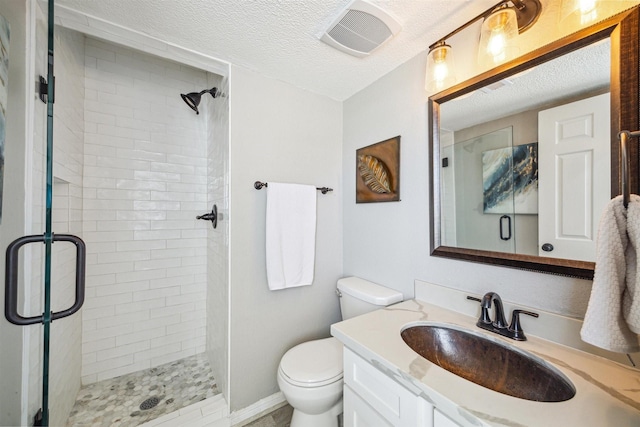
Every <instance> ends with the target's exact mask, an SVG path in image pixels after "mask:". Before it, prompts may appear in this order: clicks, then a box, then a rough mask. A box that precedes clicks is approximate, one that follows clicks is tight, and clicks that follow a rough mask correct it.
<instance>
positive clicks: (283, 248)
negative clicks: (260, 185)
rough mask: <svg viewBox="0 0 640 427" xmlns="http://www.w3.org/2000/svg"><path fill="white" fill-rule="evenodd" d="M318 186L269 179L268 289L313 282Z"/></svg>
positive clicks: (267, 222) (267, 229) (267, 225)
mask: <svg viewBox="0 0 640 427" xmlns="http://www.w3.org/2000/svg"><path fill="white" fill-rule="evenodd" d="M316 197H317V195H316V188H315V187H313V186H310V185H300V184H282V183H277V182H270V183H269V186H268V187H267V218H266V240H267V256H266V259H267V281H268V284H269V289H271V290H277V289H285V288H291V287H294V286H305V285H310V284H311V283H312V282H313V271H314V262H315V250H316Z"/></svg>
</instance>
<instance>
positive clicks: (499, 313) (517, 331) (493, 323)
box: [467, 292, 538, 341]
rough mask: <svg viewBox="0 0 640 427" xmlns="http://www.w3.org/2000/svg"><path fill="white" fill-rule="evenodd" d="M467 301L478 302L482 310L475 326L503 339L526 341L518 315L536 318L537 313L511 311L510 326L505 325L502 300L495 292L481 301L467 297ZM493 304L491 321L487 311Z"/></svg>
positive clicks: (486, 295)
mask: <svg viewBox="0 0 640 427" xmlns="http://www.w3.org/2000/svg"><path fill="white" fill-rule="evenodd" d="M467 299H469V300H473V301H478V302H479V303H480V307H481V309H482V311H481V313H480V318H479V319H478V322H477V323H476V325H477V326H478V327H479V328H482V329H485V330H487V331H490V332H494V333H496V334H500V335H502V336H504V337H507V338H511V339H513V340H516V341H526V340H527V337H526V336H525V335H524V331H523V330H522V327H521V326H520V314H526V315H528V316H532V317H538V313H534V312H532V311H526V310H513V313H512V315H511V325H509V324H507V320H506V319H505V317H504V308H503V306H502V298H500V295H498V294H497V293H495V292H487V293H486V294H485V295H484V297H482V299H479V298H476V297H472V296H467ZM492 303H493V311H494V317H493V320H491V316H490V315H489V309H491V304H492Z"/></svg>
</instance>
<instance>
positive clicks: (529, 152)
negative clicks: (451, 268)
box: [429, 8, 640, 279]
mask: <svg viewBox="0 0 640 427" xmlns="http://www.w3.org/2000/svg"><path fill="white" fill-rule="evenodd" d="M639 16H640V14H639V9H638V8H634V9H631V10H629V11H627V12H624V13H621V14H620V15H618V16H615V17H612V18H610V19H609V20H606V21H602V22H600V23H598V24H596V25H594V26H592V27H590V28H586V29H584V30H582V31H579V32H578V33H575V34H572V35H571V36H568V37H566V38H564V39H562V40H558V41H557V42H554V43H552V44H550V45H548V46H545V47H543V48H541V49H539V50H537V51H534V52H531V53H530V54H527V55H525V56H523V57H522V58H519V59H518V60H515V61H512V62H511V63H509V64H505V65H504V66H501V67H497V68H496V69H494V70H490V71H488V72H486V73H485V74H483V75H481V76H478V77H476V78H472V79H470V80H469V81H467V82H464V83H461V84H459V85H458V86H456V87H453V88H451V89H448V90H445V91H443V92H440V93H438V94H435V95H433V96H432V97H431V98H430V103H429V114H430V123H431V128H430V144H431V148H432V154H433V160H432V162H431V174H432V179H431V195H432V199H431V201H432V204H431V209H432V211H431V218H432V222H431V227H432V229H431V236H432V241H431V253H432V255H435V256H443V257H448V258H455V259H463V260H468V261H475V262H483V263H490V264H497V265H505V266H509V267H516V268H525V269H529V270H536V271H543V272H549V273H554V274H561V275H569V276H575V277H581V278H588V279H590V278H592V277H593V265H594V264H593V260H594V259H595V240H596V234H597V224H598V221H599V219H600V216H601V213H602V211H603V209H604V207H605V205H606V204H607V203H608V201H609V200H610V199H611V197H612V196H615V195H616V194H619V189H620V184H619V176H618V175H619V163H618V162H619V160H618V156H619V146H618V140H617V134H618V132H619V131H620V130H621V129H627V128H633V129H635V128H637V127H638V126H640V124H639V123H638V96H637V94H638V79H639V76H638V74H639V65H638V25H639V24H638V21H639V20H640V18H639ZM632 148H633V147H632ZM638 163H639V162H638V151H637V149H636V151H634V153H633V154H632V163H631V168H632V178H631V179H632V181H631V188H632V191H637V190H638V188H637V187H638Z"/></svg>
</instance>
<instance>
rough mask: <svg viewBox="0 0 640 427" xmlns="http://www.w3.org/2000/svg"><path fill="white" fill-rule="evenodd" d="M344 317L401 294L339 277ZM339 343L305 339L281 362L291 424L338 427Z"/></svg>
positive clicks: (389, 301)
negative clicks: (306, 340)
mask: <svg viewBox="0 0 640 427" xmlns="http://www.w3.org/2000/svg"><path fill="white" fill-rule="evenodd" d="M337 293H338V296H340V309H341V311H342V317H343V319H345V320H346V319H348V318H351V317H355V316H358V315H360V314H364V313H367V312H369V311H373V310H376V309H379V308H382V307H384V306H388V305H391V304H394V303H396V302H400V301H402V293H400V292H398V291H394V290H392V289H389V288H386V287H384V286H380V285H377V284H375V283H372V282H368V281H366V280H363V279H360V278H357V277H347V278H344V279H340V280H338V292H337ZM342 350H343V349H342V343H341V342H340V341H339V340H338V339H336V338H333V337H331V338H324V339H319V340H314V341H308V342H305V343H302V344H298V345H297V346H295V347H293V348H291V349H290V350H289V351H287V352H286V353H285V354H284V356H282V359H281V361H280V366H279V367H278V374H277V378H278V386H279V387H280V390H281V391H282V394H283V395H284V397H285V398H286V399H287V401H288V402H289V404H290V405H291V406H292V407H293V417H292V418H291V427H337V426H338V415H340V414H341V413H342V389H343V362H342Z"/></svg>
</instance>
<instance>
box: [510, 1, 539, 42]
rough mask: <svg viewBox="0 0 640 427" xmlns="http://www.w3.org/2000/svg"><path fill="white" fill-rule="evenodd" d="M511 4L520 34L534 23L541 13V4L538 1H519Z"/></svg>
mask: <svg viewBox="0 0 640 427" xmlns="http://www.w3.org/2000/svg"><path fill="white" fill-rule="evenodd" d="M512 3H513V4H514V7H513V9H514V10H515V11H516V18H517V19H518V32H519V33H520V34H522V33H524V32H525V31H527V30H528V29H529V28H531V27H532V26H533V24H535V23H536V21H537V20H538V18H539V17H540V13H541V12H542V4H541V3H540V0H519V1H513V2H512Z"/></svg>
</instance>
